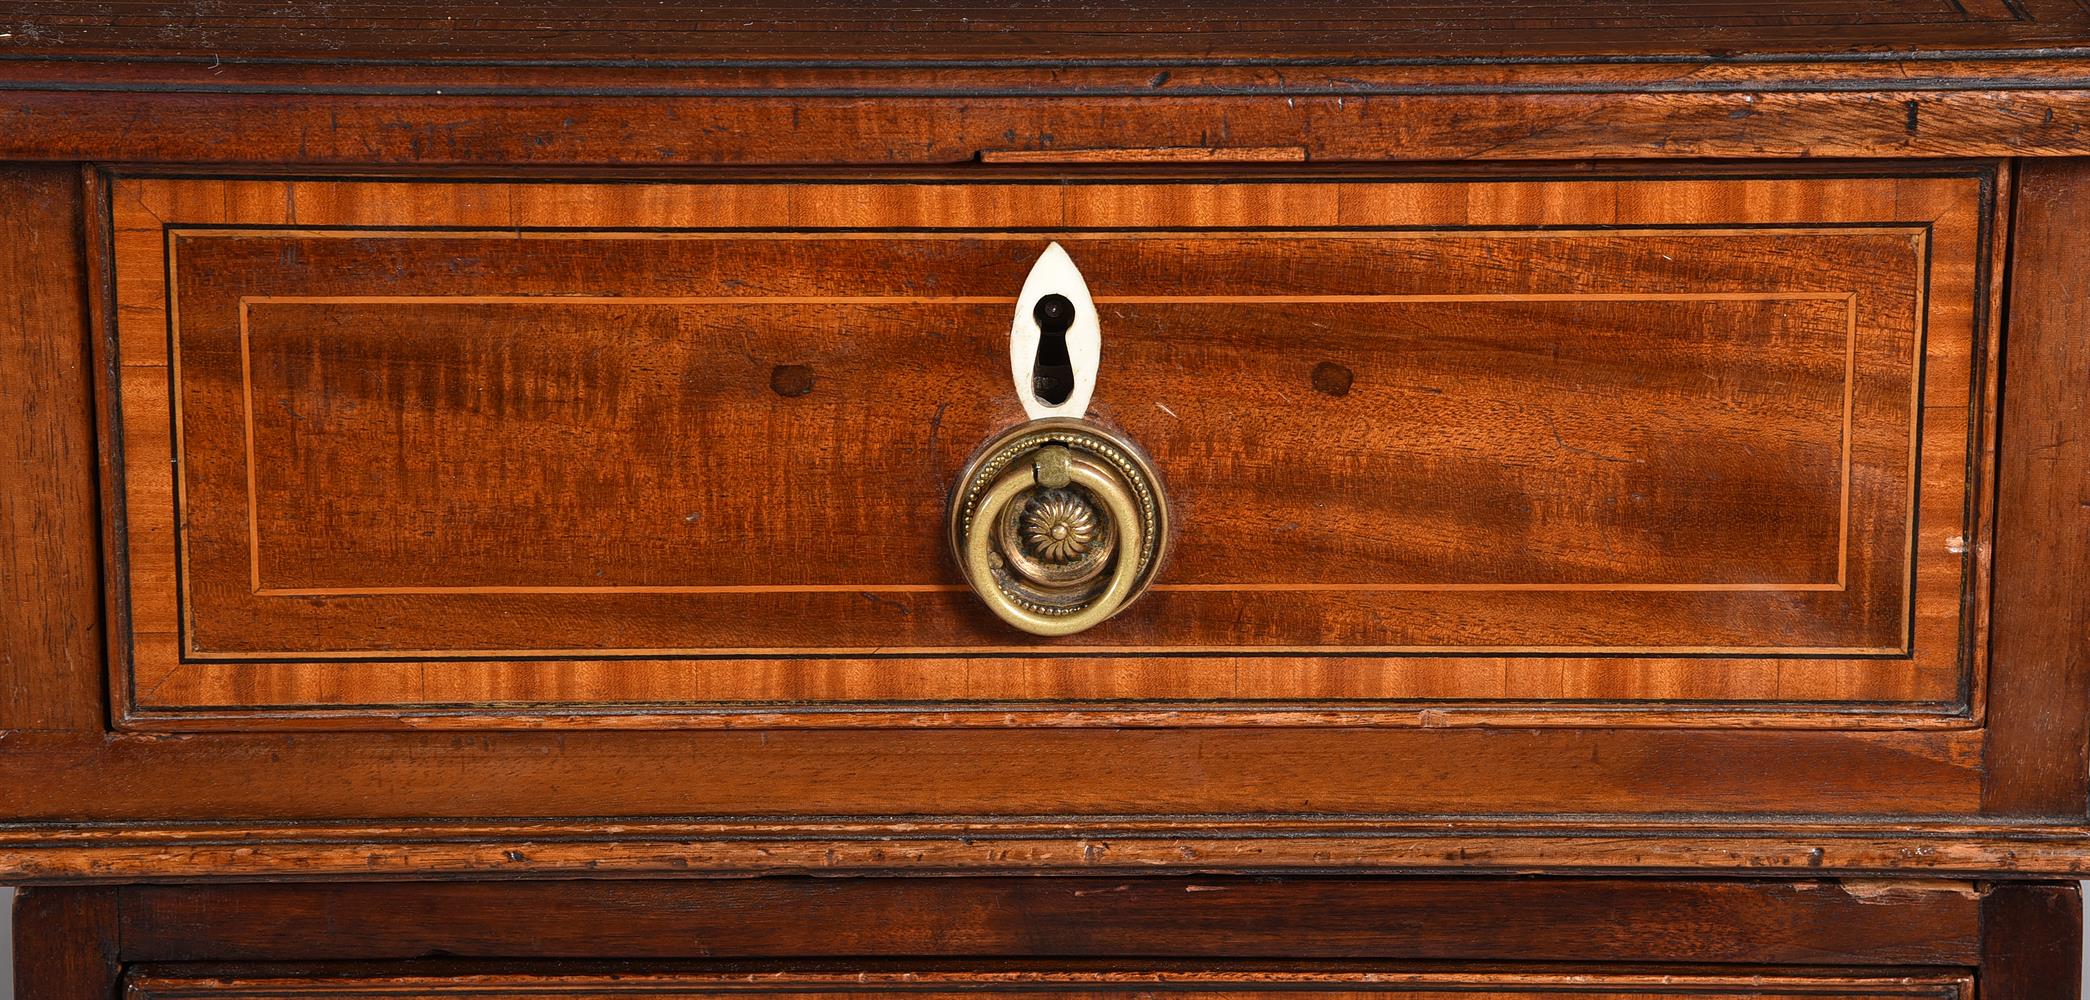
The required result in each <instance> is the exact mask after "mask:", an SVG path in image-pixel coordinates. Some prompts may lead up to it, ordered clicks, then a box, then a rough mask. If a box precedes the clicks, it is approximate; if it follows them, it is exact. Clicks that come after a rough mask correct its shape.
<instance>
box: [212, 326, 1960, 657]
mask: <svg viewBox="0 0 2090 1000" xmlns="http://www.w3.org/2000/svg"><path fill="white" fill-rule="evenodd" d="M1015 301H1016V299H1015V298H1014V297H1013V296H978V295H951V296H890V295H863V296H845V295H835V296H825V295H823V296H812V295H759V296H758V295H748V296H735V295H691V296H616V295H458V296H437V295H273V296H270V295H256V296H243V297H241V299H240V300H239V327H240V328H239V342H240V379H241V393H242V398H243V400H244V403H243V406H244V412H243V413H242V415H241V419H242V424H243V428H244V434H245V449H246V460H247V477H246V478H247V535H248V545H249V549H248V556H249V566H250V571H251V576H250V579H249V587H250V590H251V591H252V592H253V593H254V594H255V595H257V596H262V597H348V596H382V595H397V596H435V595H447V594H457V595H466V594H546V595H551V594H807V593H871V594H903V593H949V592H958V591H962V590H964V589H966V588H965V587H963V586H961V585H955V584H869V583H867V584H811V585H797V584H740V585H735V584H726V585H708V584H688V585H656V586H566V587H558V586H552V587H526V586H498V587H475V586H400V587H268V586H264V585H263V583H262V580H261V535H260V514H259V500H258V491H257V487H256V466H255V456H254V387H253V375H252V372H253V366H252V362H251V358H252V350H251V345H252V335H251V324H250V321H249V319H250V307H251V306H253V305H257V304H259V305H402V306H407V305H431V304H440V305H551V306H561V305H663V306H689V305H702V306H737V305H898V304H905V305H980V304H985V305H1013V304H1014V303H1015ZM1095 301H1096V302H1097V303H1099V304H1106V303H1115V304H1157V305H1166V304H1176V303H1195V304H1205V303H1209V304H1255V303H1266V304H1298V303H1309V304H1310V303H1320V302H1328V303H1442V302H1783V301H1816V302H1836V301H1841V302H1844V303H1845V315H1846V330H1845V352H1844V357H1845V360H1844V387H1843V413H1842V418H1841V428H1840V433H1841V435H1842V443H1841V456H1842V458H1841V462H1842V468H1841V469H1840V470H1839V471H1840V476H1841V480H1842V484H1841V487H1840V490H1841V501H1840V508H1841V509H1840V510H1839V511H1838V530H1837V548H1838V553H1837V566H1836V578H1835V579H1834V580H1833V581H1794V582H1749V583H1693V582H1618V583H1542V582H1528V583H1527V582H1509V583H1400V582H1382V581H1360V582H1341V583H1304V582H1300V583H1294V582H1264V583H1213V584H1169V583H1158V584H1156V585H1155V586H1154V587H1153V588H1152V589H1154V590H1157V591H1171V590H1173V591H1185V592H1199V591H1201V592H1220V593H1227V592H1237V593H1344V592H1360V593H1373V592H1377V593H1393V592H1417V593H1428V592H1475V593H1478V592H1555V593H1616V592H1643V593H1645V592H1674V593H1701V592H1713V593H1740V592H1748V593H1801V592H1838V591H1842V590H1844V589H1846V587H1847V586H1848V584H1847V572H1848V569H1847V568H1848V565H1849V562H1850V547H1849V536H1850V492H1851V487H1850V482H1851V421H1852V419H1853V416H1852V408H1853V397H1854V392H1855V384H1856V378H1857V375H1856V373H1857V341H1858V307H1857V293H1856V292H1848V291H1791V292H1631V293H1625V292H1590V293H1534V294H1517V293H1470V294H1432V295H1368V294H1353V295H1100V296H1096V298H1095ZM1918 349H1919V350H1920V344H1919V346H1918ZM176 353H177V355H178V353H179V349H178V347H177V352H176ZM1913 436H1914V430H1913V429H1912V430H1911V437H1912V438H1913ZM1904 620H1905V622H1906V616H1904Z"/></svg>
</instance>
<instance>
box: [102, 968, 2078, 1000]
mask: <svg viewBox="0 0 2090 1000" xmlns="http://www.w3.org/2000/svg"><path fill="white" fill-rule="evenodd" d="M1164 991H1165V992H1168V993H1171V994H1174V995H1176V996H1179V997H1182V998H1183V1000H1259V998H1261V997H1263V996H1268V995H1273V994H1282V995H1283V997H1284V998H1285V1000H1366V998H1368V997H1374V996H1378V997H1387V998H1388V1000H1393V998H1400V1000H1525V998H1531V1000H1539V998H1544V1000H1643V998H1644V1000H1654V998H1657V997H1695V998H1704V1000H1715V998H1723V997H1732V998H1736V1000H1771V998H1785V997H1792V998H1800V997H1842V998H1846V1000H1888V998H1895V1000H1911V998H1935V1000H1973V998H1974V995H1975V994H1974V979H1973V977H1972V976H1970V975H1967V974H1964V973H1952V972H1937V973H1931V972H1896V973H1885V974H1868V973H1801V974H1780V973H1765V972H1761V971H1757V972H1718V971H1709V970H1694V971H1677V970H1669V971H1653V972H1631V971H1618V972H1611V971H1588V970H1552V971H1528V970H1525V971H1505V970H1466V971H1446V970H1439V971H1383V970H1382V971H1371V970H1353V971H1330V972H1294V971H1245V972H1216V971H1196V970H1185V971H1178V972H1161V971H1152V970H1146V971H1141V970H1126V971H1102V970H1096V971H1074V972H998V973H978V972H930V973H918V972H888V973H853V972H824V973H802V972H745V973H732V972H660V973H652V972H644V971H621V972H597V973H579V974H571V973H569V974H530V973H519V974H517V973H493V974H454V975H415V974H404V975H395V974H386V973H375V974H362V975H346V976H339V975H326V974H320V975H278V976H255V977H251V978H249V977H230V978H228V977H225V976H222V975H205V976H198V975H193V974H185V973H183V972H180V971H178V970H158V969H153V970H145V971H142V972H141V973H139V974H137V975H135V976H132V977H131V978H130V980H129V989H128V992H127V996H129V997H130V998H132V1000H286V998H290V997H310V998H314V1000H320V998H326V1000H378V998H385V1000H404V998H420V997H428V998H434V997H474V998H486V1000H494V998H501V1000H549V998H553V997H557V998H560V1000H609V998H613V997H649V998H654V1000H699V998H714V997H721V996H729V995H734V994H743V995H744V994H747V993H760V994H763V995H765V996H767V997H769V998H771V1000H830V998H836V1000H846V998H858V997H863V996H865V995H866V994H873V993H876V994H892V995H896V996H897V997H906V998H912V1000H973V998H978V1000H1004V998H1008V1000H1014V998H1016V997H1019V996H1020V997H1026V998H1035V997H1038V996H1039V995H1040V994H1044V995H1046V996H1047V997H1050V998H1052V1000H1147V998H1151V997H1153V996H1154V995H1155V994H1156V993H1158V992H1164ZM2056 995H2057V996H2058V995H2059V994H2056Z"/></svg>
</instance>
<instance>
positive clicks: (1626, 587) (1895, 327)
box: [111, 170, 1998, 730]
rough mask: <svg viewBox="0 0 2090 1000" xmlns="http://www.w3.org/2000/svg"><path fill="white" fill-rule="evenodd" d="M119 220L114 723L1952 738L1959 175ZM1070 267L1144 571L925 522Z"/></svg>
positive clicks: (875, 187)
mask: <svg viewBox="0 0 2090 1000" xmlns="http://www.w3.org/2000/svg"><path fill="white" fill-rule="evenodd" d="M990 176H992V177H995V178H997V179H987V178H983V177H981V176H980V175H977V174H973V175H958V176H953V177H949V178H937V179H913V180H908V179H890V178H889V179H877V180H863V181H828V180H807V179H796V180H786V181H778V180H742V181H730V182H713V183H667V182H631V183H579V182H560V183H544V182H538V183H530V182H489V181H402V180H296V181H286V180H210V179H200V180H199V179H159V178H137V179H121V180H119V181H117V182H116V183H115V186H114V189H113V191H112V192H111V205H112V211H113V227H114V228H113V232H114V242H113V261H114V264H113V269H114V288H115V292H114V298H115V309H116V323H115V331H114V336H115V337H116V338H117V341H118V343H119V344H120V349H119V350H118V351H117V352H116V353H117V355H118V357H119V359H120V371H121V378H120V384H118V385H116V386H114V387H113V389H114V395H115V397H116V408H117V410H118V411H119V412H120V418H121V425H122V452H121V469H120V473H121V480H122V488H121V492H120V496H119V497H118V499H120V501H121V510H122V515H121V520H120V522H119V527H120V529H121V530H120V532H119V533H118V534H117V536H115V538H114V539H113V540H114V542H115V543H116V544H115V546H114V548H115V551H116V553H117V555H118V556H119V557H120V559H119V562H118V563H117V576H116V579H115V580H114V581H113V583H114V586H115V588H116V589H117V591H118V594H119V597H120V598H121V599H122V600H123V601H124V602H125V604H124V612H125V614H126V616H127V620H128V622H129V630H128V632H127V634H126V635H125V636H124V637H123V639H124V642H123V646H122V649H121V652H122V654H123V655H122V657H121V662H120V664H119V667H118V670H119V674H120V676H119V685H118V690H119V692H120V697H121V699H122V704H121V706H120V714H121V718H122V723H123V724H124V725H125V726H127V727H130V728H137V729H143V730H166V729H182V728H190V727H198V726H203V727H218V728H224V727H235V728H256V727H260V728H267V727H271V726H278V725H297V726H300V727H304V728H311V727H321V728H324V727H329V726H334V727H344V726H345V727H359V728H367V727H370V726H386V725H397V724H403V723H411V724H412V725H416V726H443V725H448V726H462V727H469V728H474V729H480V728H488V727H494V728H498V727H510V726H518V727H537V726H541V725H543V724H545V720H546V719H547V718H548V717H552V716H557V717H559V718H560V719H561V720H562V721H561V722H560V723H559V724H560V725H592V726H636V727H641V728H660V727H685V726H710V725H726V724H750V723H756V722H759V723H761V724H764V725H803V724H816V725H824V724H830V723H833V722H835V721H836V720H838V719H844V720H846V721H847V722H848V723H849V724H852V725H920V724H936V725H965V724H993V725H1003V724H1007V723H1009V722H1011V721H1014V722H1018V723H1024V724H1055V725H1067V724H1072V725H1081V724H1117V723H1122V722H1126V721H1132V720H1142V721H1150V720H1156V719H1159V720H1162V721H1165V722H1167V723H1170V724H1184V725H1196V724H1211V723H1246V724H1262V723H1273V724H1288V723H1296V722H1299V721H1301V720H1313V721H1319V722H1327V721H1339V722H1342V723H1344V724H1367V725H1370V724H1389V725H1400V726H1412V725H1414V724H1416V723H1417V722H1418V721H1421V720H1432V721H1450V722H1454V723H1456V722H1460V721H1489V720H1493V721H1501V720H1519V721H1532V720H1538V721H1544V722H1555V721H1572V720H1573V719H1575V718H1577V717H1585V716H1587V715H1589V714H1590V713H1603V714H1605V715H1606V717H1607V718H1610V719H1614V720H1626V721H1628V722H1631V723H1637V724H1656V723H1661V722H1663V721H1665V720H1666V721H1673V720H1675V719H1677V718H1678V717H1679V716H1680V715H1688V716H1689V718H1690V719H1691V720H1693V722H1694V723H1698V724H1708V725H1748V726H1763V725H1798V726H1823V725H1831V726H1840V727H1856V728H1866V727H1890V728H1902V727H1907V726H1910V725H1918V726H1920V725H1941V724H1942V725H1951V724H1954V721H1953V720H1964V719H1965V718H1966V717H1967V715H1968V713H1969V712H1970V711H1971V707H1972V706H1973V705H1974V704H1976V703H1977V702H1978V700H1979V698H1980V689H1981V682H1982V677H1983V673H1984V648H1983V644H1982V642H1981V638H1982V635H1983V629H1984V623H1985V600H1984V598H1985V595H1986V594H1987V593H1988V588H1987V585H1986V569H1987V564H1986V558H1985V553H1986V551H1987V550H1986V547H1985V539H1986V538H1987V534H1986V532H1987V530H1988V528H1987V523H1988V521H1987V518H1988V512H1987V503H1986V501H1987V498H1988V497H1989V496H1990V495H1991V494H1992V486H1991V480H1990V474H1991V464H1992V463H1991V461H1990V456H1991V455H1992V453H1993V443H1992V441H1991V440H1990V435H1991V433H1992V431H1993V420H1992V403H1993V392H1992V386H1991V378H1990V373H1991V364H1990V358H1991V355H1992V354H1993V352H1994V350H1995V337H1994V336H1993V332H1992V330H1991V329H1990V325H1991V322H1992V319H1993V315H1994V314H1993V310H1992V303H1991V301H1990V294H1991V288H1990V284H1991V283H1992V281H1993V275H1992V273H1991V271H1990V269H1989V268H1990V264H1991V263H1992V261H1993V259H1994V258H1995V256H1996V254H1997V247H1996V244H1995V241H1994V238H1993V236H1994V232H1995V227H1994V216H1995V213H1996V212H1997V211H1998V205H1997V199H1996V197H1995V192H1996V186H1995V183H1994V177H1993V176H1991V175H1990V174H1987V173H1984V172H1982V171H1978V170H1976V171H1956V172H1955V171H1933V172H1930V173H1919V174H1915V175H1911V176H1887V175H1874V176H1840V177H1839V176H1804V175H1802V176H1792V175H1789V174H1788V175H1778V174H1763V175H1760V176H1751V175H1749V174H1748V173H1747V172H1746V171H1729V172H1723V173H1718V174H1708V175H1704V176H1684V177H1674V176H1672V177H1637V178H1609V179H1545V178H1516V177H1498V178H1467V179H1459V178H1426V179H1391V178H1388V179H1374V178H1370V177H1344V176H1340V175H1338V176H1336V177H1333V178H1330V177H1328V176H1325V175H1316V174H1311V173H1308V174H1305V175H1304V176H1298V175H1295V176H1284V175H1277V176H1271V177H1264V178H1253V177H1251V178H1246V179H1238V180H1217V179H1212V178H1197V177H1182V176H1177V177H1165V176H1164V177H1144V178H1142V177H1137V176H1131V177H1112V176H1099V177H1094V178H1089V179H1080V178H1068V177H1058V176H1049V177H1048V176H1038V177H1029V178H1025V177H1023V176H1021V175H1018V176H1016V177H1014V178H1010V177H1008V176H1007V175H990ZM1055 243H1056V244H1057V245H1059V246H1061V247H1062V248H1064V249H1065V251H1066V253H1067V255H1068V257H1069V258H1070V259H1071V260H1072V261H1073V262H1074V263H1075V264H1076V265H1077V266H1078V268H1079V270H1080V273H1081V274H1082V275H1083V276H1085V279H1086V287H1087V290H1088V292H1090V293H1091V294H1092V296H1093V303H1094V306H1093V308H1094V311H1095V316H1096V319H1097V321H1098V323H1099V325H1100V327H1101V338H1102V348H1101V360H1100V363H1099V368H1098V371H1097V373H1096V374H1095V376H1094V380H1093V386H1092V387H1087V388H1092V390H1093V396H1092V398H1091V399H1090V402H1089V405H1088V407H1087V414H1088V417H1089V419H1090V420H1091V421H1092V422H1093V423H1095V424H1097V425H1099V426H1101V427H1104V428H1107V429H1108V430H1110V431H1113V432H1115V433H1117V434H1119V435H1122V437H1123V438H1124V439H1125V440H1127V441H1128V442H1130V443H1131V444H1132V445H1134V446H1135V447H1137V448H1139V449H1143V450H1144V452H1145V455H1146V456H1147V458H1148V459H1149V460H1150V462H1151V465H1152V467H1153V469H1154V471H1155V472H1156V473H1157V474H1158V477H1159V479H1160V480H1161V482H1162V483H1164V484H1165V505H1166V508H1167V511H1166V513H1167V525H1168V527H1167V537H1166V539H1165V542H1166V543H1167V553H1168V554H1167V555H1166V557H1165V559H1163V560H1162V561H1161V563H1160V565H1159V567H1158V571H1156V572H1155V573H1154V574H1153V576H1152V581H1151V587H1150V588H1149V589H1148V592H1147V593H1146V594H1145V596H1144V597H1142V598H1141V599H1140V600H1138V601H1137V602H1135V603H1133V604H1131V605H1130V606H1128V607H1126V608H1125V609H1124V610H1123V611H1122V612H1121V613H1119V614H1117V615H1116V616H1115V617H1114V618H1112V619H1111V620H1109V621H1107V622H1105V623H1104V624H1102V625H1100V626H1098V627H1095V628H1093V629H1090V630H1088V631H1085V632H1082V633H1080V634H1078V635H1071V636H1066V637H1062V638H1052V639H1046V638H1039V637H1035V636H1032V635H1028V634H1025V633H1022V632H1019V631H1017V630H1015V629H1012V628H1010V627H1009V626H1007V625H1005V624H1003V622H1002V621H1000V620H999V619H997V618H996V617H995V616H994V615H993V614H991V613H989V611H988V610H987V609H986V608H985V607H983V605H982V603H981V601H980V600H979V598H978V597H976V596H975V595H974V593H972V591H971V589H970V588H969V587H968V586H967V585H966V578H965V575H964V574H963V573H961V572H960V570H959V567H958V565H957V564H956V562H955V561H954V558H953V555H952V553H951V546H950V545H949V544H948V540H947V537H946V535H947V533H946V520H945V518H946V505H947V503H949V502H950V498H951V496H952V492H953V487H954V484H955V483H957V482H958V481H959V479H960V477H961V470H962V468H963V467H964V465H965V463H966V461H967V459H968V458H969V457H970V456H972V454H973V453H974V452H975V451H976V450H977V449H979V448H980V447H981V446H982V444H983V443H984V442H986V441H988V440H989V439H990V438H992V437H994V436H995V435H996V434H997V433H1000V432H1003V431H1006V430H1007V429H1008V428H1010V427H1012V426H1015V425H1018V424H1021V423H1022V422H1023V421H1024V419H1025V411H1024V408H1023V407H1022V405H1021V401H1020V400H1019V399H1018V397H1017V394H1016V391H1015V390H1014V388H1013V387H1012V385H1011V382H1010V363H1009V350H1010V346H1009V330H1010V325H1011V313H1012V310H1013V309H1014V307H1015V306H1016V304H1017V296H1018V293H1019V290H1020V289H1022V288H1023V287H1024V282H1025V277H1026V274H1027V272H1028V271H1029V270H1030V268H1031V267H1032V264H1033V262H1034V261H1035V260H1037V259H1038V258H1039V256H1040V254H1041V252H1043V251H1044V250H1045V248H1046V247H1048V246H1049V245H1052V244H1055Z"/></svg>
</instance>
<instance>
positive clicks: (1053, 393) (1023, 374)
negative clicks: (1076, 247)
mask: <svg viewBox="0 0 2090 1000" xmlns="http://www.w3.org/2000/svg"><path fill="white" fill-rule="evenodd" d="M1102 355H1103V331H1102V327H1101V325H1100V324H1099V323H1098V322H1097V319H1096V303H1095V301H1094V300H1093V299H1091V298H1089V286H1088V282H1087V281H1086V280H1084V279H1083V278H1082V276H1081V269H1080V268H1078V267H1076V266H1074V258H1072V257H1070V256H1068V255H1067V251H1066V250H1065V249H1064V248H1062V247H1061V246H1060V245H1059V244H1057V243H1054V244H1052V245H1050V246H1048V247H1046V248H1045V252H1044V253H1042V254H1039V255H1038V260H1037V263H1035V264H1032V265H1031V269H1030V274H1029V276H1027V277H1026V278H1024V280H1023V290H1022V291H1021V292H1019V293H1018V294H1017V296H1016V316H1015V319H1014V321H1013V323H1012V324H1011V325H1010V327H1009V374H1010V375H1011V376H1012V377H1013V378H1014V380H1015V384H1016V398H1017V399H1018V400H1019V401H1021V402H1022V403H1023V412H1024V413H1025V414H1027V415H1028V416H1029V417H1030V418H1031V419H1032V420H1043V419H1045V418H1046V417H1074V418H1076V419H1079V418H1080V417H1082V416H1083V415H1085V414H1087V413H1088V409H1089V395H1090V394H1091V393H1093V392H1094V391H1095V388H1096V372H1097V369H1098V368H1099V366H1100V363H1101V361H1102Z"/></svg>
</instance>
